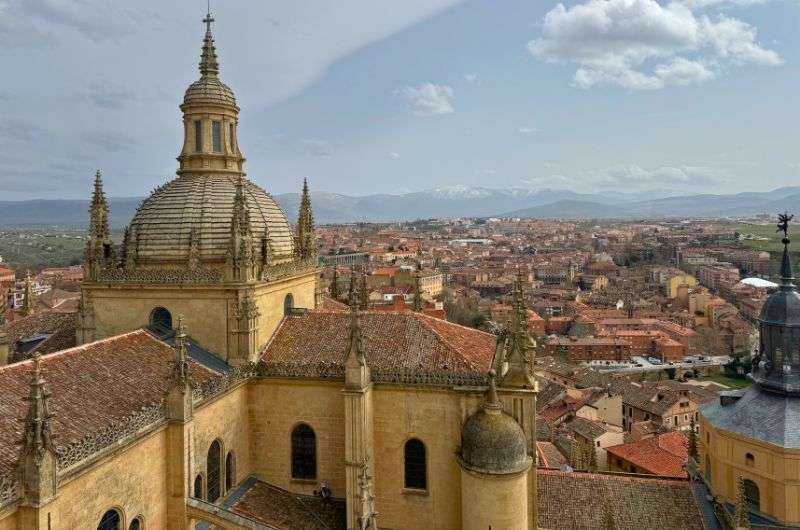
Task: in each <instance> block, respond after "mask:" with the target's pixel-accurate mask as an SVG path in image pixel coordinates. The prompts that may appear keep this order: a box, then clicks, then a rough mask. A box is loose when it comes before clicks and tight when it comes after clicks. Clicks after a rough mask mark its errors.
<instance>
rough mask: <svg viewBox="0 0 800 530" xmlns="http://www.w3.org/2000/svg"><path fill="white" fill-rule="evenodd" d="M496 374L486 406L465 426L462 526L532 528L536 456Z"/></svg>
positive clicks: (461, 461) (461, 458)
mask: <svg viewBox="0 0 800 530" xmlns="http://www.w3.org/2000/svg"><path fill="white" fill-rule="evenodd" d="M495 376H496V374H495V372H494V370H492V371H491V372H489V388H488V389H487V391H486V395H485V397H484V403H483V406H482V407H481V408H480V409H479V410H478V411H477V412H475V413H474V414H472V415H471V416H470V417H469V418H467V421H465V422H464V426H463V427H462V429H461V449H460V451H459V453H458V463H459V464H460V465H461V528H462V529H464V530H485V529H486V528H504V529H507V530H527V528H528V471H529V470H530V468H531V464H532V462H533V459H532V458H531V457H530V456H528V450H527V447H528V442H527V439H526V437H525V432H524V431H523V430H522V427H520V425H519V423H517V421H516V420H515V419H514V418H512V417H511V416H509V415H508V414H506V413H505V412H503V407H502V404H501V403H500V400H499V398H498V396H497V387H496V383H495Z"/></svg>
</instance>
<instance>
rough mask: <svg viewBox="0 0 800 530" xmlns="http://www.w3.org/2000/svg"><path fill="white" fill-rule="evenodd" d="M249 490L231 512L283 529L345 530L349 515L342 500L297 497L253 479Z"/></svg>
mask: <svg viewBox="0 0 800 530" xmlns="http://www.w3.org/2000/svg"><path fill="white" fill-rule="evenodd" d="M249 482H250V484H248V486H249V487H248V489H247V491H245V492H244V493H243V494H242V495H241V496H240V497H239V498H238V499H237V500H236V501H235V502H234V503H233V504H232V505H231V506H230V508H229V509H230V511H232V512H234V513H237V514H239V515H242V516H244V517H247V518H250V519H254V520H256V521H258V522H260V523H262V524H265V525H267V526H269V527H270V528H277V529H279V530H294V529H300V528H302V529H303V530H345V529H346V528H347V515H346V508H345V504H344V502H342V501H337V500H330V501H328V502H325V501H323V500H322V499H320V498H317V497H309V496H306V495H296V494H293V493H290V492H288V491H286V490H284V489H281V488H278V487H276V486H273V485H271V484H267V483H266V482H261V481H258V480H252V479H250V480H249Z"/></svg>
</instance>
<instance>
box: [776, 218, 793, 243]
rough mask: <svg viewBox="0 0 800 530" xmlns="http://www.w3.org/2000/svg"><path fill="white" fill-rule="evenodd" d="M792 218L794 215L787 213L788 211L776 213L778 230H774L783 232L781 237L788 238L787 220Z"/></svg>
mask: <svg viewBox="0 0 800 530" xmlns="http://www.w3.org/2000/svg"><path fill="white" fill-rule="evenodd" d="M792 219H794V215H789V213H788V212H783V213H779V214H778V230H776V232H783V238H784V239H788V238H789V221H791V220H792Z"/></svg>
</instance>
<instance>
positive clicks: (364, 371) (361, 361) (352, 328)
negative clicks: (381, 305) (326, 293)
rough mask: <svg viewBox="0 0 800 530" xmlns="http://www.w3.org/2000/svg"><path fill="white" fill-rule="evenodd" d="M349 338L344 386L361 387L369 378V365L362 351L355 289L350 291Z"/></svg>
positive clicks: (367, 382) (362, 341) (362, 345)
mask: <svg viewBox="0 0 800 530" xmlns="http://www.w3.org/2000/svg"><path fill="white" fill-rule="evenodd" d="M348 328H349V329H348V332H349V338H348V341H347V353H346V355H345V360H344V364H345V386H347V387H348V388H358V389H363V388H366V386H367V385H368V384H369V382H370V380H371V376H370V371H369V366H367V358H366V355H365V351H364V340H363V338H362V336H361V323H360V311H359V309H358V295H357V292H356V290H351V291H350V323H349V326H348Z"/></svg>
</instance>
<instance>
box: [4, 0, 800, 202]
mask: <svg viewBox="0 0 800 530" xmlns="http://www.w3.org/2000/svg"><path fill="white" fill-rule="evenodd" d="M204 9H205V5H204V3H203V2H197V1H188V0H178V1H174V2H156V1H155V0H141V1H139V2H136V3H135V4H133V3H130V2H121V1H114V2H108V1H107V0H0V67H1V68H2V70H3V72H4V75H3V82H2V84H0V199H5V198H7V199H26V198H55V197H66V198H78V197H85V196H86V195H87V193H88V191H89V188H90V183H91V176H92V174H93V171H94V169H95V168H97V167H99V168H101V169H102V170H103V171H104V173H105V175H106V183H107V188H108V192H109V194H111V195H114V196H132V195H144V194H146V193H147V192H148V191H149V190H150V189H152V188H153V187H155V186H157V185H159V184H161V183H163V182H164V181H165V180H166V179H167V178H171V177H172V176H173V175H174V171H175V168H176V162H175V156H176V155H177V153H178V150H179V148H180V140H181V131H180V124H181V122H180V111H179V109H178V104H179V103H180V101H181V98H182V96H183V91H184V90H185V88H186V86H188V84H189V83H190V82H191V81H193V80H194V79H196V77H197V75H198V74H197V69H196V68H197V61H198V57H199V50H200V44H201V39H202V32H203V26H202V24H201V22H200V20H201V19H202V17H203V15H204ZM213 10H214V14H215V17H216V20H217V23H216V24H215V37H216V40H217V47H218V53H219V56H220V61H221V66H222V72H221V77H222V79H223V80H224V81H226V82H227V83H228V84H229V85H230V86H231V87H232V88H233V89H234V91H235V92H236V95H237V98H238V101H239V104H240V106H241V108H242V111H241V130H240V135H239V137H240V144H241V146H242V149H243V152H244V154H245V156H246V157H247V159H248V161H247V164H246V169H247V172H248V175H249V176H250V178H252V179H253V180H254V181H256V182H257V183H259V184H261V185H263V186H264V187H266V188H267V189H268V190H269V191H271V192H273V193H283V192H287V191H297V190H298V189H299V187H300V183H301V181H302V178H303V177H304V176H308V177H309V180H310V183H311V185H312V188H314V189H317V190H325V191H331V192H339V193H345V194H353V195H363V194H370V193H397V192H403V191H417V190H424V189H430V188H437V187H444V186H486V187H525V188H570V189H575V190H578V191H584V192H592V191H609V190H610V191H614V190H619V191H642V190H665V189H666V190H675V189H678V190H685V191H686V192H692V193H694V192H734V191H746V190H759V189H768V188H770V189H771V188H774V187H778V186H783V185H792V184H800V178H798V177H799V176H800V149H798V140H800V134H798V123H800V102H799V101H800V98H799V97H798V92H799V91H800V90H799V89H800V67H798V64H799V63H798V61H800V37H799V36H798V35H797V28H798V27H800V3H798V1H797V0H734V1H724V0H683V1H675V2H657V1H656V0H581V1H572V2H564V3H558V2H544V1H538V2H534V1H517V0H504V1H503V2H490V1H486V0H483V1H463V2H459V1H457V0H426V1H423V0H404V1H403V2H399V1H384V2H374V1H366V0H346V1H341V0H340V1H339V2H334V1H329V0H313V1H312V0H295V1H293V2H275V1H269V2H262V1H243V0H242V1H226V2H222V1H218V2H216V5H214V9H213Z"/></svg>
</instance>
